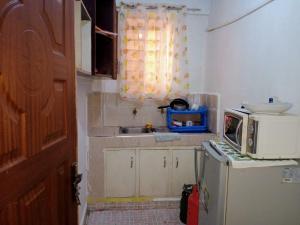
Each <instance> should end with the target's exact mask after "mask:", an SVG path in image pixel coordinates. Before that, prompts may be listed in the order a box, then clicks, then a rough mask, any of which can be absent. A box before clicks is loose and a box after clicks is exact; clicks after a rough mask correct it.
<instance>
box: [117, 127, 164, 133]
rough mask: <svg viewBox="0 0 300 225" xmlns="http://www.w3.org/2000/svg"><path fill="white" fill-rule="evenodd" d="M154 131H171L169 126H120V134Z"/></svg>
mask: <svg viewBox="0 0 300 225" xmlns="http://www.w3.org/2000/svg"><path fill="white" fill-rule="evenodd" d="M153 132H169V129H168V128H167V127H153V128H152V129H148V128H145V127H120V129H119V133H120V134H147V133H153Z"/></svg>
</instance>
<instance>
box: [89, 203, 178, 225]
mask: <svg viewBox="0 0 300 225" xmlns="http://www.w3.org/2000/svg"><path fill="white" fill-rule="evenodd" d="M87 224H88V225H182V223H181V222H180V220H179V202H178V201H171V202H144V203H100V204H97V205H95V206H94V207H92V208H91V212H90V215H89V217H88V223H87Z"/></svg>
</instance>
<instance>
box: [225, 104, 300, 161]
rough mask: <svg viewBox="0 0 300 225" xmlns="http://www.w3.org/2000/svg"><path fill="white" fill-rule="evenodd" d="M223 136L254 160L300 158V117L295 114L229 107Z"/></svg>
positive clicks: (236, 148) (226, 112)
mask: <svg viewBox="0 0 300 225" xmlns="http://www.w3.org/2000/svg"><path fill="white" fill-rule="evenodd" d="M223 137H224V139H225V141H226V142H227V143H228V144H229V145H231V146H232V147H233V148H234V149H235V150H237V151H239V152H240V153H241V154H247V155H249V156H250V157H252V158H255V159H297V158H300V117H299V116H296V115H291V114H280V115H270V114H251V113H249V112H247V111H244V110H242V109H241V110H234V109H227V110H225V112H224V128H223Z"/></svg>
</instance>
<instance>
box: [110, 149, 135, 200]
mask: <svg viewBox="0 0 300 225" xmlns="http://www.w3.org/2000/svg"><path fill="white" fill-rule="evenodd" d="M135 152H136V150H132V149H126V150H125V149H121V150H110V151H104V170H105V172H104V192H105V197H131V196H135V194H136V172H137V171H136V154H135Z"/></svg>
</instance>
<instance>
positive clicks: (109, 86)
mask: <svg viewBox="0 0 300 225" xmlns="http://www.w3.org/2000/svg"><path fill="white" fill-rule="evenodd" d="M126 2H129V3H134V2H142V3H147V4H155V3H158V4H159V3H166V4H178V5H186V6H187V7H188V8H200V9H201V11H200V12H191V13H193V14H194V13H198V14H199V13H200V14H201V15H188V16H187V26H188V59H189V72H190V87H191V88H190V92H191V93H193V92H202V91H203V84H204V71H205V50H206V48H205V47H206V32H205V30H206V28H207V18H208V16H207V14H208V12H209V6H210V1H209V0H184V1H180V0H173V1H172V0H155V1H151V0H134V1H131V0H128V1H126ZM119 3H120V1H116V4H117V5H119ZM100 83H101V84H100ZM94 87H95V89H94V90H95V91H96V90H101V89H100V88H101V87H102V91H103V92H115V93H116V92H118V91H119V90H118V85H117V81H108V80H104V81H101V82H97V84H96V85H94Z"/></svg>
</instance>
